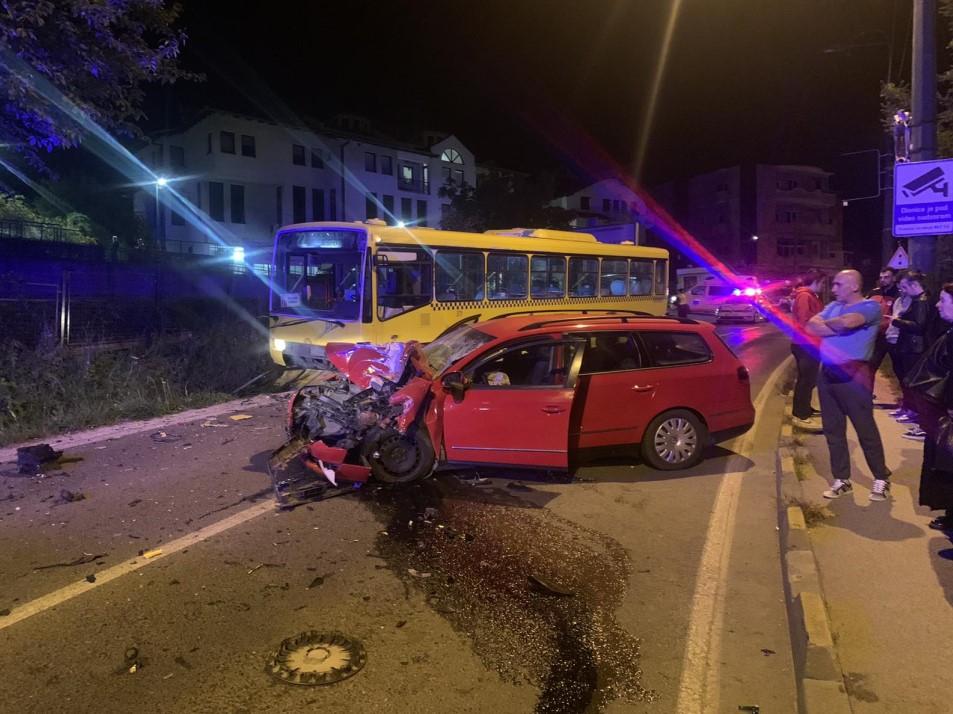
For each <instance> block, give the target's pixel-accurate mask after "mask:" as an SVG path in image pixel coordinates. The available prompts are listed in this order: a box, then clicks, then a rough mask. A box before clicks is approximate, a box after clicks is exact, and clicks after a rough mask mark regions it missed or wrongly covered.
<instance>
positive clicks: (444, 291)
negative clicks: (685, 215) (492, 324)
mask: <svg viewBox="0 0 953 714" xmlns="http://www.w3.org/2000/svg"><path fill="white" fill-rule="evenodd" d="M272 278H273V283H272V291H271V310H270V313H271V339H270V350H271V357H272V359H273V360H274V361H275V362H276V363H277V364H279V365H284V366H288V367H298V368H306V369H325V368H327V367H329V366H330V365H329V363H328V362H327V360H326V358H325V350H324V346H325V345H326V344H328V343H329V342H351V343H356V342H370V343H375V344H381V343H386V342H393V341H406V340H418V341H420V342H430V341H432V340H434V339H436V338H437V337H438V336H439V335H441V334H442V333H443V332H445V331H446V330H447V329H449V328H452V327H454V326H455V325H457V324H460V323H463V322H467V321H475V320H488V319H491V318H494V317H499V316H502V315H507V314H513V313H528V312H550V311H553V312H559V311H562V312H568V311H573V312H574V311H582V310H586V311H589V310H595V311H604V310H632V311H640V312H645V313H650V314H653V315H663V314H665V310H666V307H667V300H668V251H666V250H664V249H661V248H647V247H644V246H637V245H632V244H621V245H619V244H611V243H600V242H598V241H597V240H596V239H595V238H594V237H593V236H592V235H589V234H587V233H574V232H570V231H556V230H547V229H535V230H525V229H513V230H504V231H488V232H487V233H462V232H456V231H441V230H435V229H431V228H403V227H396V226H387V225H386V224H385V223H384V222H383V221H379V220H368V221H366V222H363V223H344V222H334V223H332V222H321V223H298V224H294V225H290V226H285V227H283V228H281V229H280V230H279V231H278V233H277V235H276V236H275V250H274V259H273V264H272Z"/></svg>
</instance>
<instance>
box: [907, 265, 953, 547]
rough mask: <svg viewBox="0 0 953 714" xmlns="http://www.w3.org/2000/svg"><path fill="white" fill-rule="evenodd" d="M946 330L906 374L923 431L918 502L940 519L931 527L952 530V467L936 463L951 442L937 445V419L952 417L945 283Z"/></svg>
mask: <svg viewBox="0 0 953 714" xmlns="http://www.w3.org/2000/svg"><path fill="white" fill-rule="evenodd" d="M936 307H937V310H938V311H939V313H940V318H941V319H942V320H943V323H942V325H941V326H942V327H945V328H946V329H945V330H944V331H943V333H942V334H941V335H940V336H939V338H937V340H936V341H935V342H934V343H933V344H932V345H930V347H929V348H928V349H927V351H926V352H925V353H924V355H923V357H922V358H921V359H920V361H919V362H917V363H916V365H914V367H913V369H911V370H910V374H908V375H907V380H906V387H907V388H908V389H909V390H910V393H911V395H912V396H913V397H914V399H915V401H916V403H917V405H918V407H919V412H920V426H921V427H922V428H923V430H924V431H926V439H925V441H924V442H923V468H922V469H921V471H920V505H921V506H928V507H929V508H930V509H932V510H934V511H938V510H942V511H943V512H944V513H943V515H942V516H940V517H939V518H934V519H933V520H932V521H930V528H935V529H937V530H944V531H947V530H953V469H951V470H947V467H949V466H951V463H950V462H951V459H946V458H944V459H942V460H940V461H941V462H940V463H939V464H938V459H937V451H938V449H943V450H944V451H948V450H949V447H950V446H951V445H940V446H939V447H938V445H937V436H938V432H939V426H940V424H939V422H940V419H942V418H943V417H948V418H949V417H953V376H951V370H953V283H946V284H945V285H944V286H943V289H942V290H941V291H940V299H939V301H938V302H937V304H936Z"/></svg>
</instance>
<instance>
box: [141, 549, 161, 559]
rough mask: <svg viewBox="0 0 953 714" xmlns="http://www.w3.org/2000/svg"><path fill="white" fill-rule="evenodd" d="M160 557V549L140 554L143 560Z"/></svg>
mask: <svg viewBox="0 0 953 714" xmlns="http://www.w3.org/2000/svg"><path fill="white" fill-rule="evenodd" d="M159 555H162V548H153V549H152V550H147V551H146V552H144V553H143V554H142V557H143V558H155V557H156V556H159Z"/></svg>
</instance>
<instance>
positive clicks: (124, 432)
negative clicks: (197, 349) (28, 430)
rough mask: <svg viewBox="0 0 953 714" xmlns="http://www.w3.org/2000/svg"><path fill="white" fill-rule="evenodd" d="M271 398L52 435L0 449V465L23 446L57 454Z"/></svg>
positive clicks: (12, 457)
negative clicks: (42, 446) (44, 446)
mask: <svg viewBox="0 0 953 714" xmlns="http://www.w3.org/2000/svg"><path fill="white" fill-rule="evenodd" d="M272 396H274V395H270V394H261V395H259V396H257V397H253V398H251V399H235V400H233V401H231V402H225V403H223V404H215V405H214V406H211V407H204V408H203V409H190V410H189V411H185V412H178V413H177V414H168V415H166V416H161V417H155V418H154V419H146V420H144V421H126V422H121V423H119V424H112V425H110V426H103V427H99V428H98V429H89V430H87V431H80V432H76V433H74V434H63V435H61V436H53V437H49V438H46V439H43V438H40V439H33V440H31V441H28V442H26V443H24V444H14V445H13V446H9V447H7V448H4V449H0V463H3V462H5V461H16V458H17V448H18V447H20V446H26V445H27V444H38V443H40V442H46V443H48V444H50V446H52V447H53V448H54V449H58V450H60V451H63V450H66V449H75V448H76V447H77V446H86V445H87V444H95V443H96V442H98V441H106V440H107V439H118V438H119V437H121V436H129V435H130V434H140V433H142V432H144V431H155V430H157V429H161V428H162V427H166V426H173V425H175V424H184V423H185V422H189V421H197V420H199V419H210V418H212V417H213V416H219V415H220V414H227V413H228V412H234V411H240V410H243V409H254V408H255V407H260V406H264V405H265V404H269V403H270V402H271V401H272Z"/></svg>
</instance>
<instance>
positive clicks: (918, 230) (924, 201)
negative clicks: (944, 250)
mask: <svg viewBox="0 0 953 714" xmlns="http://www.w3.org/2000/svg"><path fill="white" fill-rule="evenodd" d="M951 178H953V159H943V160H942V161H917V162H915V163H899V164H897V165H896V166H894V171H893V235H894V237H896V238H906V237H908V236H935V235H940V234H943V233H953V187H951V185H950V184H951Z"/></svg>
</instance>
